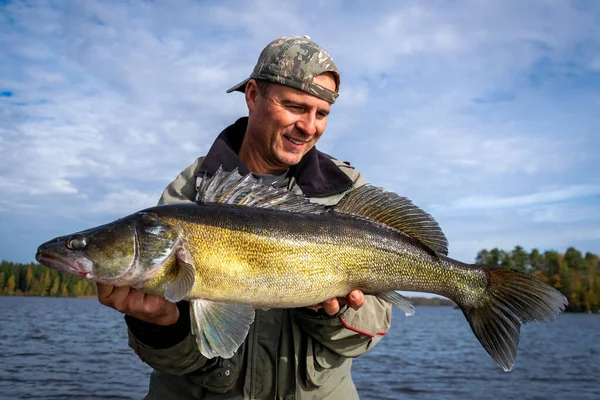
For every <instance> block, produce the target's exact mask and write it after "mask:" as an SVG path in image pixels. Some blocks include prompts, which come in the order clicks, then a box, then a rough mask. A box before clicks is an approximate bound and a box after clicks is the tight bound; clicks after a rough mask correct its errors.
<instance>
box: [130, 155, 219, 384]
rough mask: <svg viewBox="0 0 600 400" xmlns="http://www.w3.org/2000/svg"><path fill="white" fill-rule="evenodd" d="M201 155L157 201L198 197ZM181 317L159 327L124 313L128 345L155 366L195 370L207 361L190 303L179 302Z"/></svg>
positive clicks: (183, 371)
mask: <svg viewBox="0 0 600 400" xmlns="http://www.w3.org/2000/svg"><path fill="white" fill-rule="evenodd" d="M200 162H202V158H199V159H197V160H196V161H195V162H194V163H193V164H192V165H190V166H189V167H187V168H186V169H185V170H183V172H181V173H180V174H179V175H178V176H177V178H175V180H174V181H173V182H171V183H170V184H169V185H168V186H167V188H166V189H165V190H164V192H163V194H162V196H161V198H160V200H159V202H158V204H172V203H178V202H186V201H193V200H194V198H195V197H196V188H195V185H196V183H195V182H196V180H195V179H194V172H195V171H196V168H197V167H198V164H199V163H200ZM177 307H178V308H179V315H180V317H179V320H178V321H177V323H175V324H174V325H171V326H159V325H154V324H149V323H146V322H143V321H141V320H139V319H136V318H133V317H130V316H125V322H126V323H127V327H128V331H129V346H130V347H131V348H132V349H133V350H134V351H135V352H136V354H137V355H138V356H139V357H140V358H141V359H142V361H144V362H146V363H147V364H148V365H150V366H151V367H152V368H154V369H156V370H158V371H161V372H165V373H168V374H172V375H183V374H187V373H190V372H192V371H196V370H198V369H200V368H202V367H203V366H205V365H206V364H207V361H208V359H207V358H206V357H204V356H203V355H202V354H200V351H199V350H198V346H197V344H196V339H195V338H194V336H193V335H192V334H191V331H190V317H189V304H188V303H187V302H185V301H182V302H179V303H178V304H177Z"/></svg>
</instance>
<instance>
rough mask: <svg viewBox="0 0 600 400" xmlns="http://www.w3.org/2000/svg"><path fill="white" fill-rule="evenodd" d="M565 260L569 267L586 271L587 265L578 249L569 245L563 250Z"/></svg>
mask: <svg viewBox="0 0 600 400" xmlns="http://www.w3.org/2000/svg"><path fill="white" fill-rule="evenodd" d="M565 262H566V263H567V265H568V266H569V269H572V270H575V271H580V272H583V273H586V272H587V271H586V270H587V265H586V261H585V259H584V258H583V256H582V255H581V252H580V251H579V250H576V249H574V248H573V247H569V248H568V249H567V251H566V252H565Z"/></svg>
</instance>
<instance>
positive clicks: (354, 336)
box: [295, 295, 392, 357]
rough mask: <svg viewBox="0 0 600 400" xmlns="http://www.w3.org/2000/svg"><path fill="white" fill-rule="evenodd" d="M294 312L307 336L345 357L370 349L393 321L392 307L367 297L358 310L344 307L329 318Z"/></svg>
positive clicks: (301, 311) (313, 313) (306, 311)
mask: <svg viewBox="0 0 600 400" xmlns="http://www.w3.org/2000/svg"><path fill="white" fill-rule="evenodd" d="M295 311H296V312H295V315H296V318H297V319H298V321H299V322H300V324H299V325H300V326H301V328H302V329H303V330H304V331H305V332H306V333H308V334H309V335H310V336H311V337H312V338H313V339H315V340H317V341H318V342H320V343H321V344H323V346H325V347H327V348H328V349H329V350H331V351H333V352H334V353H337V354H339V355H341V356H344V357H358V356H360V355H361V354H364V353H366V352H367V351H368V350H370V349H371V348H373V346H375V345H376V344H377V343H378V342H379V341H380V340H381V338H382V337H383V336H384V335H385V334H386V333H387V331H388V330H389V328H390V326H391V321H392V306H391V305H390V304H389V303H387V302H386V301H384V300H381V299H378V298H377V297H374V296H368V295H367V296H365V303H364V304H363V306H362V307H361V308H360V309H358V310H354V309H352V308H350V307H346V306H345V307H343V308H342V309H341V310H340V312H339V313H338V314H336V315H334V316H332V317H330V316H324V315H323V314H322V313H316V312H314V311H311V310H310V309H307V308H305V309H301V308H299V309H296V310H295Z"/></svg>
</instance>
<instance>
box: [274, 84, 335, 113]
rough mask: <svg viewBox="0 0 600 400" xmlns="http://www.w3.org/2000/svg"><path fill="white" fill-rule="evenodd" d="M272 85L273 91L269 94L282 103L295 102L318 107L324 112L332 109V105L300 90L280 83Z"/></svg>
mask: <svg viewBox="0 0 600 400" xmlns="http://www.w3.org/2000/svg"><path fill="white" fill-rule="evenodd" d="M271 85H272V89H271V90H270V91H269V92H270V93H271V94H272V95H274V96H276V97H277V98H278V99H279V100H281V101H293V102H295V103H301V104H305V105H309V106H311V107H318V108H320V109H324V110H329V109H331V104H330V103H329V102H327V101H325V100H323V99H320V98H318V97H316V96H313V95H311V94H309V93H306V92H304V91H302V90H300V89H296V88H293V87H290V86H286V85H282V84H279V83H271Z"/></svg>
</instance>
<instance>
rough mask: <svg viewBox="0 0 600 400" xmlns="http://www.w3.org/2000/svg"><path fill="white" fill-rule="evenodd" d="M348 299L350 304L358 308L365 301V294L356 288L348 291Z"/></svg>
mask: <svg viewBox="0 0 600 400" xmlns="http://www.w3.org/2000/svg"><path fill="white" fill-rule="evenodd" d="M347 299H348V305H349V306H350V307H352V308H354V309H355V310H358V309H359V308H361V307H362V305H363V304H364V303H365V294H364V293H363V292H362V290H359V289H354V290H353V291H351V292H350V293H348V296H347Z"/></svg>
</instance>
